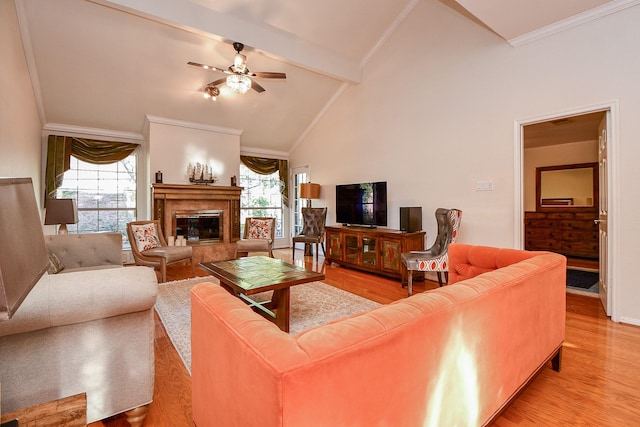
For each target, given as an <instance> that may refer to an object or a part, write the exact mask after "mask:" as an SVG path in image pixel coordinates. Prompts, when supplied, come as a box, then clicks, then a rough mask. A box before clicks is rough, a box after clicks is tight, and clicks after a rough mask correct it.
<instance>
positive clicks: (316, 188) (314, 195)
mask: <svg viewBox="0 0 640 427" xmlns="http://www.w3.org/2000/svg"><path fill="white" fill-rule="evenodd" d="M300 198H301V199H319V198H320V184H313V183H311V182H307V183H304V184H300Z"/></svg>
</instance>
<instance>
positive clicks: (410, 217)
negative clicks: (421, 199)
mask: <svg viewBox="0 0 640 427" xmlns="http://www.w3.org/2000/svg"><path fill="white" fill-rule="evenodd" d="M420 230H422V208H421V207H414V208H400V231H406V232H407V233H413V232H414V231H420Z"/></svg>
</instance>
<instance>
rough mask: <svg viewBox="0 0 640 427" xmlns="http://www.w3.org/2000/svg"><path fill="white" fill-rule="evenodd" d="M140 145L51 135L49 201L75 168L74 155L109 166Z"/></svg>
mask: <svg viewBox="0 0 640 427" xmlns="http://www.w3.org/2000/svg"><path fill="white" fill-rule="evenodd" d="M136 148H138V144H131V143H128V142H113V141H98V140H93V139H86V138H75V137H71V136H57V135H49V139H48V144H47V168H46V172H45V204H46V199H48V198H55V196H56V190H57V189H58V187H60V186H61V185H62V178H63V175H64V173H65V172H66V171H68V170H69V168H70V167H71V155H73V156H74V157H76V158H78V159H80V160H82V161H85V162H88V163H93V164H98V165H106V164H109V163H115V162H119V161H120V160H123V159H126V158H127V157H129V155H131V153H133V152H134V151H135V149H136Z"/></svg>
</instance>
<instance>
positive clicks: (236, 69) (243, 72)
mask: <svg viewBox="0 0 640 427" xmlns="http://www.w3.org/2000/svg"><path fill="white" fill-rule="evenodd" d="M233 48H234V49H235V50H236V55H235V57H234V58H233V65H231V66H229V68H228V69H226V70H224V69H222V68H219V67H214V66H212V65H205V64H199V63H197V62H188V64H189V65H192V66H194V67H198V68H204V69H205V70H211V71H219V72H222V73H225V74H227V76H226V77H223V78H221V79H218V80H215V81H213V82H211V83H208V84H207V85H206V87H205V96H207V95H208V96H209V97H212V98H215V96H217V95H218V94H219V93H220V91H219V90H218V88H217V86H218V85H220V84H222V83H225V84H226V85H227V86H228V87H229V88H230V89H231V90H232V91H233V92H236V93H241V94H243V93H247V92H248V91H249V89H253V90H255V91H256V92H258V93H260V92H264V90H265V89H264V88H263V87H262V86H260V85H259V84H258V83H256V81H255V80H253V79H252V77H253V78H265V79H286V78H287V75H286V74H285V73H273V72H255V73H252V72H251V71H249V69H248V68H247V57H246V56H245V55H243V54H242V53H240V52H242V49H244V45H243V44H242V43H240V42H235V43H233Z"/></svg>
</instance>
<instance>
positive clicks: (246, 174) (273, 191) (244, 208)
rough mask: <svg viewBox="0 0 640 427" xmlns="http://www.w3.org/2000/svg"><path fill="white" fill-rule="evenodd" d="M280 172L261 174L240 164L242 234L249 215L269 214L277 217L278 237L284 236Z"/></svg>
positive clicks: (268, 215)
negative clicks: (242, 188)
mask: <svg viewBox="0 0 640 427" xmlns="http://www.w3.org/2000/svg"><path fill="white" fill-rule="evenodd" d="M280 185H281V184H280V177H279V174H278V172H275V173H273V174H271V175H260V174H257V173H255V172H253V171H251V170H250V169H249V168H247V167H246V166H245V165H243V164H240V186H241V187H244V190H243V191H242V195H241V196H240V234H241V235H242V233H244V222H245V219H246V218H247V217H252V216H267V217H275V218H276V238H282V237H284V230H283V218H282V214H283V211H282V194H280Z"/></svg>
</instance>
